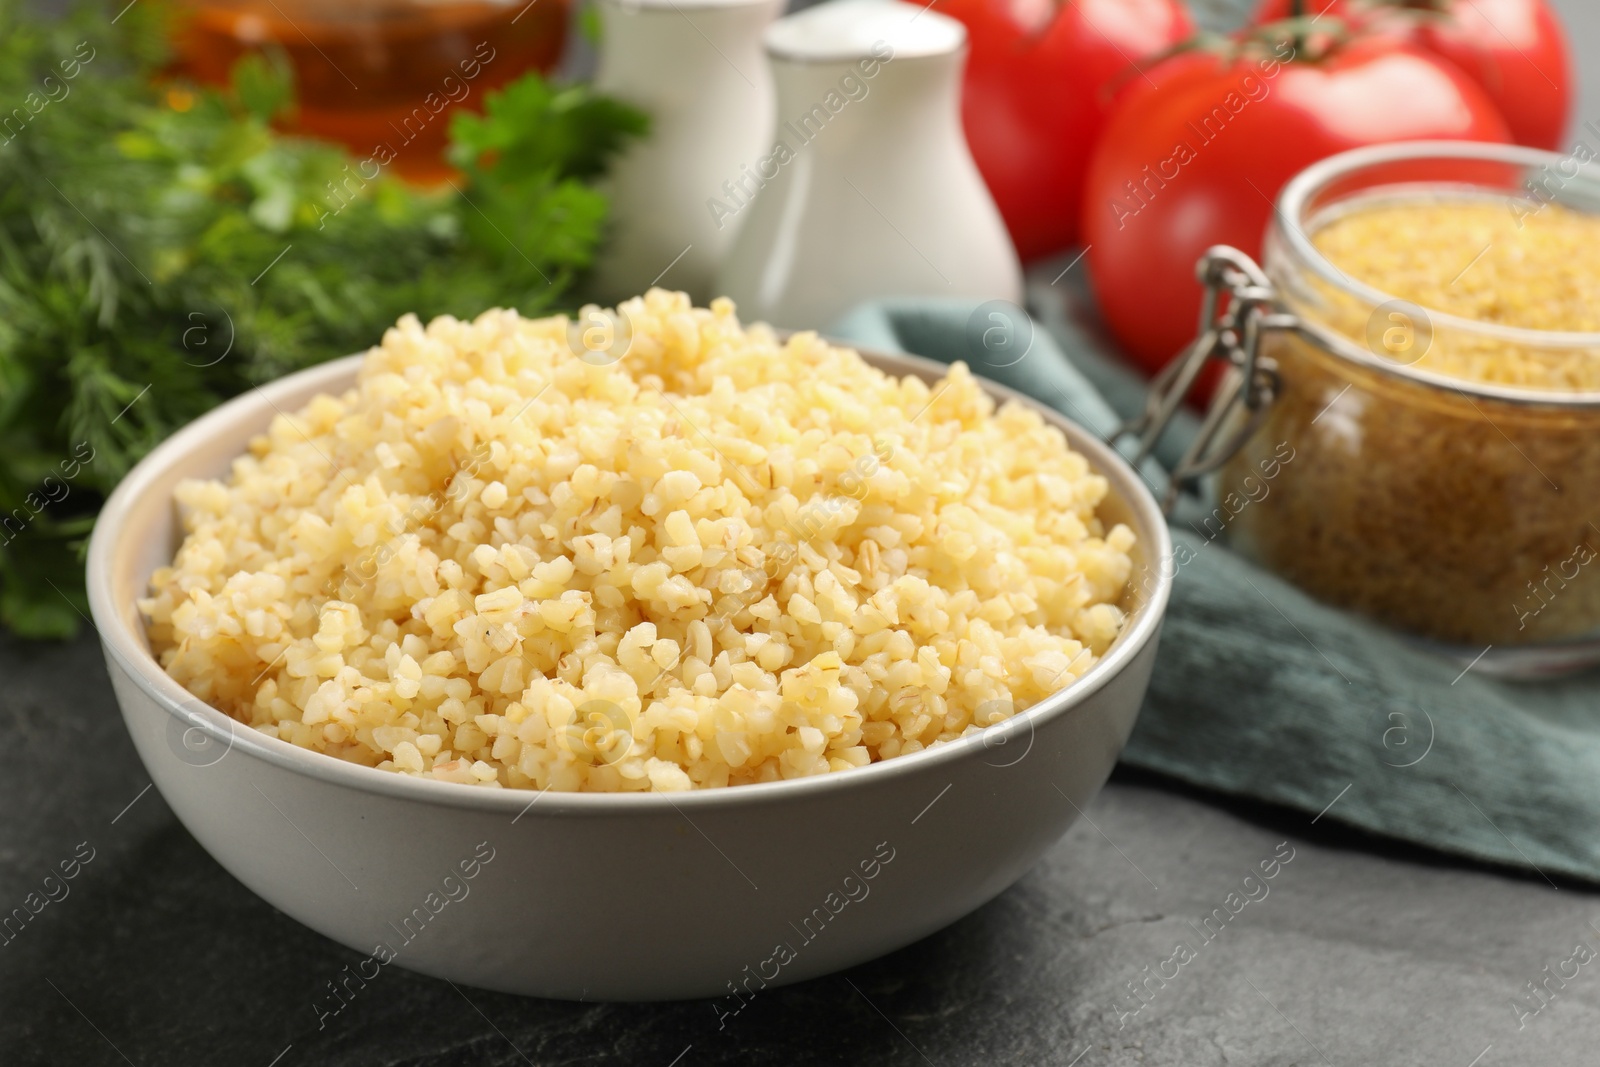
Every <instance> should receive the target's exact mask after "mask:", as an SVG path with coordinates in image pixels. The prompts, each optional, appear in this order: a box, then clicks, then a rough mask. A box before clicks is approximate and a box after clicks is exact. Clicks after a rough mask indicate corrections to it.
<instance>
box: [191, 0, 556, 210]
mask: <svg viewBox="0 0 1600 1067" xmlns="http://www.w3.org/2000/svg"><path fill="white" fill-rule="evenodd" d="M567 5H568V0H536V2H533V3H529V2H527V0H512V2H510V3H504V4H501V3H493V2H486V0H433V2H418V0H337V2H332V0H320V2H319V0H194V2H192V3H191V4H190V5H189V6H188V8H187V9H186V12H185V14H186V18H185V20H184V23H183V25H182V27H181V29H180V30H179V33H178V48H179V53H180V55H181V61H182V65H183V67H184V68H185V69H186V70H187V71H188V72H189V73H191V74H192V75H193V76H194V77H196V78H198V79H200V80H201V81H207V82H211V83H214V84H224V83H226V81H227V80H228V74H229V71H230V70H231V69H232V67H233V64H234V63H235V62H237V61H238V60H239V59H240V57H242V56H244V55H245V54H246V53H248V52H250V51H252V50H256V49H260V48H262V47H266V46H273V47H277V48H281V49H282V50H283V51H284V52H285V53H286V54H287V56H288V57H289V60H290V62H291V63H292V64H293V67H294V74H295V84H296V90H297V97H298V109H297V112H296V114H295V116H294V119H293V122H292V127H291V128H292V129H294V130H296V131H298V132H301V133H306V134H310V135H313V136H317V137H323V138H326V139H328V140H333V141H339V142H342V143H343V144H345V145H346V146H348V147H349V149H350V150H351V152H352V153H354V154H355V155H356V156H357V157H358V158H361V159H365V158H368V157H375V158H377V159H379V160H382V159H384V158H385V157H386V156H388V157H392V163H391V164H388V165H387V166H386V168H385V169H392V170H394V171H397V172H398V173H400V174H402V175H404V176H406V177H408V178H410V179H412V180H415V181H419V182H440V181H443V180H444V179H445V178H446V177H448V176H449V174H450V168H449V166H448V165H447V164H446V163H445V161H444V149H445V147H446V145H447V144H448V130H449V125H450V112H451V111H452V110H454V109H455V108H458V107H466V108H471V109H473V110H481V109H482V106H483V95H484V93H485V92H486V91H488V90H490V89H494V88H496V87H498V86H501V85H504V84H505V83H506V82H509V81H512V80H513V79H515V78H517V77H518V76H520V75H522V74H524V73H526V72H527V71H529V70H539V71H545V72H547V71H549V70H550V69H551V68H552V67H553V66H555V64H556V62H557V61H558V60H559V59H560V57H561V49H562V45H563V42H564V38H565V35H566V23H567Z"/></svg>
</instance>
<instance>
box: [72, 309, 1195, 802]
mask: <svg viewBox="0 0 1600 1067" xmlns="http://www.w3.org/2000/svg"><path fill="white" fill-rule="evenodd" d="M830 343H834V344H839V345H841V346H843V347H849V348H852V349H854V350H855V351H857V352H859V353H860V354H861V356H862V358H863V359H866V360H867V361H868V362H869V363H872V364H873V365H874V366H877V367H879V368H880V369H882V370H884V371H885V372H886V373H890V374H895V375H897V376H904V375H906V374H914V375H917V376H919V377H922V378H924V379H928V378H930V377H931V378H933V379H937V378H939V377H942V376H943V375H944V374H945V373H946V372H947V371H948V365H947V364H944V363H940V362H937V361H935V360H930V359H925V358H923V357H920V356H913V355H909V354H905V353H899V352H884V351H879V350H874V349H872V348H870V347H862V346H856V345H852V344H849V343H847V342H838V341H832V342H830ZM363 358H364V354H357V355H352V356H346V357H343V358H340V359H335V360H331V361H329V362H327V363H323V364H319V365H317V366H314V367H310V368H307V369H305V370H301V371H297V372H295V373H293V374H289V375H286V376H284V377H282V378H278V379H276V380H274V381H272V382H270V383H266V384H264V385H261V386H257V387H255V388H254V389H251V390H249V391H247V392H245V393H241V394H240V395H238V396H236V397H233V398H231V399H229V400H227V401H225V402H224V403H222V404H220V405H218V406H217V407H216V408H213V409H212V410H211V411H209V412H207V413H206V414H204V415H202V416H200V417H199V418H198V419H196V420H194V421H193V422H191V423H189V424H188V425H187V426H185V427H183V428H182V429H180V430H178V431H177V432H176V433H174V434H172V435H171V436H169V437H168V438H167V439H166V440H165V441H163V442H162V443H161V444H159V445H157V446H156V447H155V448H154V449H152V450H151V452H150V453H149V454H148V455H146V456H145V458H144V459H142V460H141V461H140V462H139V463H138V464H136V465H135V466H134V468H133V469H132V470H130V471H129V472H128V474H127V475H125V476H124V477H123V479H122V481H121V483H119V484H118V486H117V487H116V489H115V490H114V491H113V492H112V494H111V496H110V497H109V498H108V499H107V501H106V503H105V506H104V507H103V508H102V509H101V512H100V515H99V518H98V519H97V521H96V522H95V527H94V532H93V534H92V536H91V538H90V542H89V551H88V561H87V562H88V566H87V587H88V594H89V609H90V615H91V616H92V617H93V621H94V628H95V630H96V631H97V633H98V635H99V637H100V641H101V645H102V647H103V649H104V651H105V653H106V656H107V657H108V659H110V660H112V661H114V662H115V663H116V664H117V666H118V667H120V669H121V670H122V671H123V672H124V673H125V674H126V676H127V678H128V680H129V681H131V682H132V683H133V684H134V685H135V686H137V687H138V688H139V689H140V690H141V691H142V692H143V693H144V694H145V695H146V696H148V697H150V698H151V699H152V700H154V701H155V702H156V704H157V705H159V706H160V707H161V709H162V710H163V711H165V712H166V713H167V715H169V716H170V717H171V718H172V720H173V722H172V723H169V728H171V727H172V726H175V725H177V724H182V725H183V727H184V729H185V731H187V730H188V729H199V730H201V731H202V732H203V733H205V734H206V735H207V737H209V738H210V739H211V740H213V741H216V742H219V743H221V744H223V745H225V746H226V747H225V748H224V750H223V751H224V756H226V755H228V754H230V753H232V752H233V751H234V750H235V749H238V750H242V751H243V752H244V753H245V754H247V755H250V756H253V757H256V758H258V759H261V760H264V761H266V762H267V763H269V764H272V765H275V766H277V767H280V768H283V769H285V770H288V771H290V772H293V773H295V774H299V775H304V776H306V777H308V778H312V779H316V780H318V781H321V782H323V783H327V784H332V785H340V786H345V787H348V788H351V789H354V790H356V791H358V792H363V793H369V794H376V795H380V796H387V797H393V798H396V799H401V800H410V801H416V802H420V803H429V804H436V805H441V806H445V807H455V808H467V809H473V810H478V811H488V812H504V813H507V814H513V813H514V814H515V818H513V820H512V821H513V822H515V821H516V819H520V818H521V817H522V815H524V814H526V813H528V811H529V810H530V809H532V808H534V806H535V805H536V804H537V805H538V806H539V810H540V812H541V813H542V814H545V815H554V814H564V815H573V816H612V815H618V814H646V813H660V812H663V811H670V810H673V809H677V810H679V811H680V812H681V811H682V810H684V809H693V810H700V809H705V808H724V807H733V806H746V805H748V806H759V805H763V804H768V803H777V802H784V801H789V800H796V799H802V798H805V797H810V796H813V795H815V794H819V793H826V792H833V791H838V790H852V789H861V788H867V787H870V786H872V785H874V784H875V783H883V782H887V781H889V780H891V779H895V778H900V777H905V776H907V775H915V774H919V773H922V772H924V771H928V770H932V769H934V768H936V767H939V766H941V765H945V764H950V763H953V762H955V761H957V760H959V759H961V758H962V757H963V756H964V755H966V754H968V753H969V752H971V751H972V750H973V749H974V748H977V749H980V750H988V749H996V748H999V747H1001V746H1003V745H1005V744H1007V743H1009V742H1012V741H1016V740H1018V739H1019V737H1020V736H1021V735H1025V736H1026V738H1027V740H1028V744H1029V746H1030V747H1031V745H1032V739H1033V733H1034V731H1035V730H1036V729H1037V728H1038V726H1040V725H1041V724H1042V723H1044V722H1046V721H1048V720H1051V719H1054V718H1056V717H1058V716H1061V715H1065V714H1067V713H1069V712H1071V711H1072V710H1074V709H1076V708H1078V707H1079V706H1081V705H1082V704H1084V703H1085V702H1087V701H1088V699H1089V698H1090V697H1091V696H1093V695H1094V694H1095V693H1096V692H1098V691H1099V690H1101V689H1102V688H1104V687H1105V686H1106V685H1107V684H1108V683H1109V682H1110V680H1111V679H1112V678H1113V677H1115V676H1117V675H1118V674H1120V673H1121V672H1122V670H1123V669H1124V668H1125V667H1127V665H1128V664H1129V663H1131V662H1132V661H1133V660H1134V659H1135V658H1136V657H1137V656H1138V655H1139V654H1140V653H1141V652H1142V651H1143V650H1144V648H1145V646H1146V645H1148V644H1150V643H1151V642H1152V641H1153V640H1155V639H1156V637H1157V636H1158V634H1159V632H1160V628H1161V623H1162V620H1163V617H1164V616H1165V612H1166V607H1167V602H1168V599H1169V594H1170V592H1171V588H1172V582H1173V578H1174V568H1172V567H1170V566H1169V565H1168V562H1169V561H1170V560H1171V559H1172V558H1173V546H1172V538H1171V534H1170V531H1169V529H1168V527H1167V524H1166V522H1165V520H1164V519H1163V518H1162V515H1161V510H1160V506H1159V505H1158V504H1157V502H1156V499H1155V496H1154V495H1153V494H1152V493H1151V491H1150V489H1149V488H1148V487H1147V486H1146V485H1145V483H1144V480H1143V479H1142V477H1141V476H1140V475H1139V474H1138V472H1137V471H1135V470H1134V468H1133V467H1131V466H1130V465H1129V464H1128V463H1127V461H1126V460H1125V459H1124V458H1123V457H1122V456H1121V455H1120V454H1118V453H1117V452H1116V451H1115V450H1114V449H1113V448H1111V447H1110V446H1109V445H1107V444H1105V443H1104V442H1103V441H1101V439H1100V438H1099V436H1098V435H1096V434H1095V432H1094V431H1093V430H1091V429H1089V428H1087V427H1084V426H1081V425H1080V424H1078V423H1075V422H1073V421H1071V420H1070V419H1068V418H1067V417H1066V416H1065V415H1062V414H1061V413H1060V412H1057V411H1054V410H1053V409H1051V408H1049V407H1047V406H1045V405H1044V404H1042V403H1040V402H1038V401H1036V400H1034V399H1032V398H1031V397H1028V396H1026V395H1025V394H1022V393H1019V392H1017V391H1015V390H1013V389H1009V388H1007V387H1006V386H1003V385H1000V384H998V383H996V382H993V381H990V380H988V379H984V378H978V382H979V384H980V386H981V387H982V388H983V389H984V390H985V391H986V392H987V393H989V394H990V395H991V396H992V397H994V398H995V399H996V400H997V401H1002V402H1003V401H1006V400H1015V401H1018V402H1020V403H1023V404H1025V405H1026V406H1028V407H1029V408H1031V409H1033V410H1035V411H1037V412H1038V413H1039V414H1040V415H1041V417H1043V418H1044V419H1045V420H1046V421H1048V422H1049V423H1050V424H1051V425H1053V426H1056V427H1057V428H1058V429H1060V430H1061V431H1062V433H1063V434H1064V435H1066V437H1067V440H1068V443H1069V445H1070V446H1071V447H1072V448H1073V450H1074V451H1077V452H1079V453H1080V454H1082V455H1083V456H1084V457H1085V458H1086V459H1088V460H1089V462H1090V465H1091V466H1092V467H1093V468H1094V469H1095V471H1096V472H1097V473H1099V474H1101V475H1102V476H1104V477H1105V478H1106V479H1107V481H1108V482H1109V483H1110V486H1111V493H1113V494H1116V496H1117V497H1119V498H1120V499H1121V501H1122V502H1123V504H1124V506H1125V507H1126V508H1127V509H1128V511H1129V512H1130V516H1131V518H1132V520H1133V521H1134V522H1136V523H1137V524H1138V525H1139V526H1140V527H1141V529H1138V530H1136V531H1135V532H1136V534H1137V535H1138V536H1139V538H1140V543H1141V545H1143V555H1144V557H1145V559H1146V560H1147V566H1148V569H1149V570H1150V571H1152V572H1153V573H1154V576H1155V582H1154V585H1153V587H1150V586H1148V585H1147V586H1146V588H1145V590H1144V596H1143V602H1142V603H1141V604H1139V605H1138V606H1137V608H1136V609H1135V610H1134V611H1133V613H1132V614H1131V615H1130V619H1129V625H1127V626H1125V627H1124V629H1123V632H1122V633H1121V634H1119V635H1118V637H1117V639H1116V641H1115V642H1114V643H1113V644H1112V646H1111V648H1110V649H1108V650H1107V652H1106V653H1105V655H1103V656H1102V657H1101V658H1100V660H1099V661H1098V662H1097V663H1095V664H1094V665H1093V666H1092V667H1090V668H1089V670H1088V671H1086V672H1085V673H1084V675H1083V676H1082V677H1081V678H1079V679H1078V681H1077V682H1075V683H1074V684H1072V685H1071V686H1068V687H1067V688H1066V689H1063V690H1061V691H1060V692H1058V693H1055V694H1052V695H1051V696H1050V697H1047V698H1046V699H1044V700H1041V701H1039V702H1038V703H1036V704H1034V705H1033V706H1031V707H1029V708H1027V709H1026V710H1024V711H1022V712H1020V713H1018V714H1015V715H1013V716H1012V717H1011V718H1009V719H1006V720H1004V721H1002V722H999V723H995V724H993V725H992V726H989V727H986V728H985V729H983V730H982V731H980V732H979V733H977V734H974V735H972V736H971V737H970V738H964V739H962V740H961V741H955V742H949V743H946V744H942V745H938V746H936V747H933V748H926V749H923V750H921V751H918V752H913V753H910V754H907V755H904V756H896V757H894V758H892V759H887V760H882V761H878V762H874V763H870V764H868V765H866V766H864V767H853V768H851V769H849V770H846V771H834V772H830V773H827V774H817V775H810V776H808V777H805V778H793V779H785V780H782V781H777V782H756V783H752V784H746V785H738V786H726V787H723V788H717V789H693V790H688V791H684V792H681V793H671V792H657V791H654V790H650V791H642V792H628V793H598V792H596V793H583V792H562V791H553V790H551V789H550V788H549V787H546V788H545V789H542V790H528V789H506V788H501V789H491V788H485V787H483V786H475V785H466V784H461V783H455V782H441V781H438V780H436V779H426V778H414V777H412V776H410V775H404V774H396V773H394V772H391V771H380V770H378V769H377V768H376V767H367V766H363V765H361V764H358V763H352V762H348V761H346V760H342V759H339V758H338V757H336V756H329V755H328V754H326V753H322V752H317V751H315V750H313V749H307V748H301V747H300V746H298V745H294V744H291V743H290V742H288V741H284V740H281V739H279V738H276V737H270V736H268V735H266V734H263V733H261V732H260V731H258V730H256V729H254V728H252V727H249V726H246V725H245V724H243V723H240V722H238V721H237V720H235V719H233V718H232V717H230V716H228V715H226V714H224V713H223V712H222V711H220V710H218V709H216V708H214V707H212V706H210V705H209V704H204V703H203V702H201V701H200V700H199V699H198V698H197V697H195V696H194V695H193V694H191V693H190V692H189V691H188V690H186V689H184V688H183V686H181V685H180V684H179V683H178V682H177V681H176V680H175V679H173V678H172V677H171V676H170V675H168V674H167V672H166V671H165V670H164V669H163V668H162V667H161V666H160V664H159V663H158V662H157V661H156V658H155V657H154V655H152V654H151V653H150V652H149V651H147V649H146V646H145V641H144V635H143V633H142V631H141V632H137V633H136V632H135V629H134V627H133V625H131V624H130V621H129V620H130V619H131V618H136V617H137V615H138V612H137V609H135V610H134V611H133V612H132V613H130V614H127V615H125V613H124V612H123V611H122V610H119V609H120V605H118V603H117V602H116V598H115V596H114V591H113V589H112V574H113V571H114V568H113V560H114V559H116V558H117V557H118V555H119V553H118V546H119V545H120V544H122V543H123V542H124V541H125V531H124V526H125V524H126V522H127V520H128V515H129V512H130V510H131V509H132V508H133V506H134V504H135V503H136V502H137V501H138V500H139V499H140V498H141V497H142V495H143V494H144V493H145V492H146V491H147V490H148V487H149V485H150V484H151V482H152V481H154V480H156V479H157V478H159V477H161V476H163V475H164V474H166V472H167V471H168V469H169V468H170V467H171V466H172V465H174V464H175V463H176V462H178V461H179V460H180V459H182V458H183V457H185V456H187V455H188V454H189V453H190V452H192V451H193V450H195V449H196V448H198V447H201V446H203V445H204V444H205V443H206V442H208V441H209V440H210V439H211V438H212V437H213V436H215V435H216V434H217V433H218V432H219V431H220V430H222V429H223V428H225V427H228V428H232V427H233V426H234V425H235V424H236V423H237V422H238V421H240V420H241V419H251V420H253V421H258V422H261V423H262V425H263V427H264V425H265V422H266V421H267V420H270V418H271V416H272V414H274V413H275V412H280V411H282V410H284V408H283V406H282V405H283V404H284V403H288V404H291V405H293V406H294V407H295V408H296V409H298V408H299V407H300V406H303V404H304V403H305V402H306V401H308V400H309V399H310V397H311V396H313V395H315V394H316V393H326V392H343V391H345V390H346V389H348V388H350V387H351V385H352V384H353V382H354V378H355V374H356V372H357V370H358V369H359V366H360V363H361V361H362V359H363ZM974 377H977V376H976V375H975V376H974ZM294 398H299V399H294ZM118 704H119V706H120V705H121V704H122V700H121V698H120V696H119V699H118ZM124 711H125V712H126V709H124ZM1024 755H1026V752H1024ZM221 761H222V757H218V763H214V764H212V766H216V765H218V764H219V763H220V762H221ZM1018 761H1020V757H1019V760H1018ZM1013 762H1017V761H1013Z"/></svg>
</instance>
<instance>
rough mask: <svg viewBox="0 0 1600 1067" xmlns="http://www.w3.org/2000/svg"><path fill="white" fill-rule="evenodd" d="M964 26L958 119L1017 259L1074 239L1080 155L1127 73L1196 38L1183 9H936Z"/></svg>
mask: <svg viewBox="0 0 1600 1067" xmlns="http://www.w3.org/2000/svg"><path fill="white" fill-rule="evenodd" d="M939 11H940V13H942V14H945V15H950V16H952V17H953V18H957V19H960V20H961V21H962V22H963V23H965V24H966V27H967V36H968V38H969V39H970V42H971V51H970V53H969V54H968V56H967V68H966V80H965V86H964V89H963V93H962V99H961V115H962V120H963V122H964V123H965V125H966V131H967V143H968V144H969V145H971V147H972V156H973V158H974V159H975V160H976V161H977V164H978V170H979V171H981V172H982V173H983V177H984V180H985V181H986V182H988V184H989V191H990V192H991V193H992V194H993V195H994V199H995V203H996V204H997V205H998V206H999V208H1000V214H1001V215H1002V216H1003V217H1004V218H1005V220H1006V227H1007V229H1009V230H1010V231H1011V240H1012V241H1013V242H1014V243H1015V244H1016V246H1017V252H1018V254H1019V255H1021V256H1022V258H1023V259H1032V258H1035V257H1038V256H1042V255H1046V254H1048V253H1050V252H1055V251H1059V250H1060V249H1062V248H1065V247H1066V246H1068V245H1070V244H1072V243H1073V242H1074V241H1075V240H1076V239H1077V235H1078V232H1077V231H1078V203H1079V201H1080V200H1081V199H1082V197H1083V174H1084V171H1085V169H1086V168H1087V167H1088V165H1089V151H1090V149H1091V148H1092V147H1093V145H1094V142H1095V140H1096V138H1097V137H1098V136H1099V133H1100V128H1101V126H1102V125H1103V124H1104V122H1105V115H1106V112H1107V111H1108V110H1109V108H1110V104H1111V100H1112V97H1113V96H1114V95H1115V93H1116V90H1118V89H1119V88H1121V87H1122V86H1123V85H1124V84H1126V82H1127V81H1128V80H1129V78H1130V76H1135V75H1133V64H1134V63H1136V62H1138V61H1140V60H1145V59H1148V58H1150V57H1151V56H1154V55H1156V54H1158V53H1160V52H1162V51H1164V50H1165V49H1167V48H1169V47H1171V46H1172V45H1174V44H1177V43H1178V42H1179V41H1183V40H1185V39H1187V38H1188V37H1189V35H1190V34H1191V33H1192V32H1193V31H1194V23H1193V22H1192V21H1191V20H1190V18H1189V14H1188V11H1187V9H1186V8H1185V7H1184V5H1183V3H1182V2H1181V0H944V2H943V3H941V4H940V5H939Z"/></svg>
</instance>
